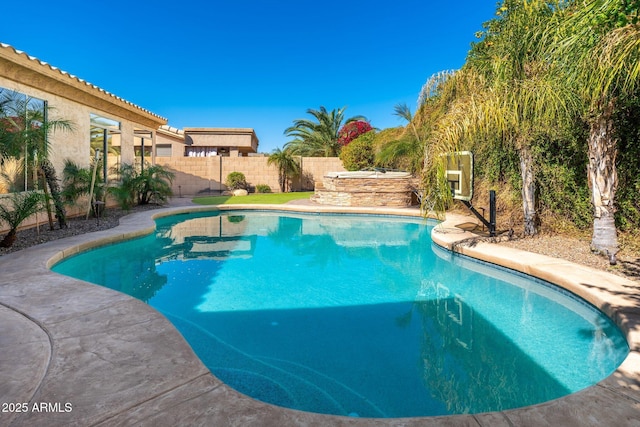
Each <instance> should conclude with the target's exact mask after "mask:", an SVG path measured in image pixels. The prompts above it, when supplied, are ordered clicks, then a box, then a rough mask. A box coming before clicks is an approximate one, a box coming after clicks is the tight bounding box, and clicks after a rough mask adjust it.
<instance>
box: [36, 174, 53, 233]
mask: <svg viewBox="0 0 640 427" xmlns="http://www.w3.org/2000/svg"><path fill="white" fill-rule="evenodd" d="M38 176H39V177H40V178H42V182H43V185H42V190H43V191H44V207H45V208H46V210H47V219H48V220H49V230H50V231H53V230H54V227H53V214H52V212H51V203H49V200H50V196H49V190H48V188H49V186H48V185H47V180H46V178H45V177H44V173H43V172H42V168H41V169H40V171H39V173H38Z"/></svg>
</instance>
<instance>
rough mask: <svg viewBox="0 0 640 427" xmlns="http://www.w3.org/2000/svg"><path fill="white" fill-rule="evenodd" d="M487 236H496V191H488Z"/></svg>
mask: <svg viewBox="0 0 640 427" xmlns="http://www.w3.org/2000/svg"><path fill="white" fill-rule="evenodd" d="M489 225H490V226H489V236H491V237H494V236H495V235H496V191H495V190H490V191H489Z"/></svg>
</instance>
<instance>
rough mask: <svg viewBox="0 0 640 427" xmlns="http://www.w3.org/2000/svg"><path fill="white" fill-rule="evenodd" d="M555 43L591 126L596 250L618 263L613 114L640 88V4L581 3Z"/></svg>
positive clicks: (614, 1) (600, 0)
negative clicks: (627, 97)
mask: <svg viewBox="0 0 640 427" xmlns="http://www.w3.org/2000/svg"><path fill="white" fill-rule="evenodd" d="M571 12H573V13H572V14H571V15H569V17H568V18H567V19H566V20H565V21H564V22H563V23H564V26H563V29H564V37H563V38H562V41H561V42H560V43H556V44H555V45H553V46H552V47H553V48H554V49H553V50H552V53H553V54H554V55H555V56H556V58H563V59H564V60H563V61H562V62H561V63H562V65H563V67H564V68H563V71H565V72H566V74H567V75H568V76H569V81H570V82H571V83H572V84H573V85H575V86H576V87H577V88H578V91H579V93H580V95H581V97H582V99H583V101H584V103H585V106H586V108H585V109H584V117H585V118H586V121H587V123H588V125H589V136H588V140H587V146H588V156H589V164H588V168H587V170H588V178H589V183H590V190H591V201H592V204H593V209H594V212H593V214H594V219H593V236H592V241H591V248H592V250H594V251H596V252H599V253H602V254H605V255H608V256H609V261H610V263H611V264H615V263H616V253H617V251H618V237H617V230H616V225H615V218H614V214H615V201H616V199H615V196H616V190H617V187H618V178H617V171H616V157H617V151H618V144H617V143H618V141H617V138H616V136H615V129H614V121H613V114H614V112H615V110H616V106H617V103H618V100H619V99H620V98H621V97H624V96H627V95H632V94H633V93H634V91H636V90H637V89H638V88H639V87H640V25H638V22H639V4H638V2H637V1H634V2H621V1H617V0H590V1H587V2H577V3H575V5H574V9H571Z"/></svg>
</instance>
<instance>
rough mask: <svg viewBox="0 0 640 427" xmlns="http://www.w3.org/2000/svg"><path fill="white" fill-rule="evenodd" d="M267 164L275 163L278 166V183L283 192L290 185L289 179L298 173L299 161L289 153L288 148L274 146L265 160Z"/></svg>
mask: <svg viewBox="0 0 640 427" xmlns="http://www.w3.org/2000/svg"><path fill="white" fill-rule="evenodd" d="M267 164H268V165H275V166H276V167H277V168H278V184H280V191H282V192H283V193H285V192H286V191H287V190H288V188H289V185H290V182H289V181H290V179H291V178H293V177H296V176H299V175H300V172H301V171H300V163H299V162H298V160H297V159H296V158H295V157H294V156H293V155H292V154H291V151H290V150H287V149H285V150H281V149H279V148H276V149H275V150H274V151H273V153H271V155H269V160H267Z"/></svg>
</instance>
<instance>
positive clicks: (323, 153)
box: [284, 106, 366, 157]
mask: <svg viewBox="0 0 640 427" xmlns="http://www.w3.org/2000/svg"><path fill="white" fill-rule="evenodd" d="M345 110H346V107H343V108H339V109H337V110H335V109H334V110H331V111H330V112H329V111H327V109H326V108H325V107H324V106H321V107H320V109H319V110H314V109H308V110H307V113H308V114H310V115H312V116H313V118H314V119H315V121H313V120H307V119H297V120H294V121H293V126H290V127H288V128H287V129H285V131H284V133H285V135H287V136H288V137H292V138H294V139H293V140H291V141H289V142H287V143H286V144H285V146H284V149H285V150H288V151H289V152H290V153H291V154H292V155H297V156H307V157H336V156H337V155H338V154H339V153H340V144H339V142H338V131H339V130H340V129H341V127H342V124H343V122H344V123H350V122H352V121H356V120H363V121H366V118H364V117H362V116H356V117H351V118H348V119H346V120H345V118H344V111H345Z"/></svg>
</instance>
